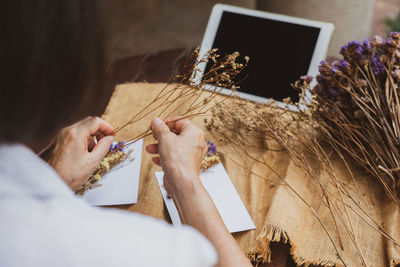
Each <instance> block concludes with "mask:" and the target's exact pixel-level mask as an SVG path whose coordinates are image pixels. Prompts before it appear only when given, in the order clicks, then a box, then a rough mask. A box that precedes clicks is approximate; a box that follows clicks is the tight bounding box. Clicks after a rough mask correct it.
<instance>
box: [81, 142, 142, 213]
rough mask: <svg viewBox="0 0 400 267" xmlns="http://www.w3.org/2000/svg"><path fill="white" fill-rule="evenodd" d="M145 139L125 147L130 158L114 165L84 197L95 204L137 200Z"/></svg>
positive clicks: (120, 203) (119, 203) (123, 202)
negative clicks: (98, 184)
mask: <svg viewBox="0 0 400 267" xmlns="http://www.w3.org/2000/svg"><path fill="white" fill-rule="evenodd" d="M142 149H143V139H140V140H138V141H137V142H135V143H133V144H131V145H128V146H126V147H125V151H126V152H128V153H129V152H130V154H129V156H128V158H127V159H126V160H125V161H123V162H121V163H120V164H118V165H116V166H114V167H113V168H112V169H111V170H110V171H109V172H108V173H106V174H105V175H104V176H103V177H102V179H101V181H99V183H100V184H101V186H98V187H94V188H92V189H90V190H88V191H86V192H85V194H84V195H83V198H84V199H85V200H86V201H87V202H88V203H89V204H91V205H93V206H108V205H124V204H133V203H136V202H137V199H138V191H139V181H140V167H141V161H142Z"/></svg>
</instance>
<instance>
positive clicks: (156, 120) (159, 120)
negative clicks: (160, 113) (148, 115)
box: [154, 117, 163, 124]
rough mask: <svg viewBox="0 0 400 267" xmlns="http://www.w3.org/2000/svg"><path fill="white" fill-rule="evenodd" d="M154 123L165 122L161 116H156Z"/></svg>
mask: <svg viewBox="0 0 400 267" xmlns="http://www.w3.org/2000/svg"><path fill="white" fill-rule="evenodd" d="M154 123H155V124H160V123H163V121H162V120H161V119H160V118H157V117H155V118H154Z"/></svg>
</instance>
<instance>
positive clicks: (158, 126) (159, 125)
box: [151, 118, 171, 139]
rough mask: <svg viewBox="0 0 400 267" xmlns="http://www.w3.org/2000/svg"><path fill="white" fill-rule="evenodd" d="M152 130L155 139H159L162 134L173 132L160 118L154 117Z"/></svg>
mask: <svg viewBox="0 0 400 267" xmlns="http://www.w3.org/2000/svg"><path fill="white" fill-rule="evenodd" d="M151 130H152V131H153V135H154V138H155V139H158V138H159V137H160V136H161V135H162V134H165V133H169V132H171V131H170V130H169V127H168V126H167V124H166V123H165V122H164V121H162V120H161V119H159V118H154V119H153V120H152V121H151Z"/></svg>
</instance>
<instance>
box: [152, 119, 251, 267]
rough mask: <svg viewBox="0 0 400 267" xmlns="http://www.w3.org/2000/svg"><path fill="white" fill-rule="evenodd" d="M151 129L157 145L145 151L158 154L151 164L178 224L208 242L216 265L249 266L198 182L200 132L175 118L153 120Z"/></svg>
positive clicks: (203, 147)
mask: <svg viewBox="0 0 400 267" xmlns="http://www.w3.org/2000/svg"><path fill="white" fill-rule="evenodd" d="M151 129H152V130H153V135H154V137H155V138H156V139H157V141H158V144H151V145H148V146H147V147H146V150H147V152H149V153H151V154H159V155H160V157H155V158H153V161H154V162H155V163H156V164H158V165H160V166H161V167H162V168H163V171H164V186H165V189H166V190H167V191H168V193H169V194H170V195H171V197H172V199H173V200H174V203H175V206H176V208H177V210H178V212H179V217H180V218H181V221H182V222H183V223H185V224H188V225H191V226H193V227H194V228H196V229H197V230H199V231H200V232H201V233H203V234H204V235H205V236H206V237H207V238H208V239H209V240H210V241H211V243H212V244H213V245H214V247H215V248H216V250H217V252H218V257H219V260H218V265H217V266H220V267H222V266H229V267H234V266H238V267H239V266H240V267H244V266H248V267H251V264H250V261H249V260H248V259H247V257H246V256H245V255H244V253H243V252H242V251H241V249H240V247H239V246H238V244H237V243H236V241H235V239H233V237H232V235H231V234H230V233H229V231H228V229H226V227H225V224H224V222H223V221H222V218H221V216H220V215H219V213H218V210H217V208H216V207H215V205H214V202H213V201H212V200H211V198H210V196H209V195H208V193H207V191H206V190H205V188H204V187H203V185H202V183H201V181H200V178H199V173H200V165H201V162H202V160H203V157H204V154H205V152H206V150H207V145H206V142H205V139H204V134H203V132H202V131H201V130H200V129H199V128H197V127H196V126H195V125H194V124H193V123H191V122H190V121H189V120H186V119H179V120H178V119H177V118H174V119H167V120H166V121H165V122H164V121H162V120H160V119H158V118H155V119H154V120H153V121H152V122H151Z"/></svg>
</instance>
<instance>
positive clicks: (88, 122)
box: [49, 117, 114, 191]
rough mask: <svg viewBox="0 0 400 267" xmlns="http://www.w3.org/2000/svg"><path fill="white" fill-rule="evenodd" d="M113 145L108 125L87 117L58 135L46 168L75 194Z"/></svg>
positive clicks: (112, 137)
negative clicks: (59, 177) (50, 169)
mask: <svg viewBox="0 0 400 267" xmlns="http://www.w3.org/2000/svg"><path fill="white" fill-rule="evenodd" d="M93 137H96V139H97V144H96V143H95V141H94V139H93ZM113 141H114V136H113V127H112V126H111V125H110V124H108V123H107V122H106V121H104V120H102V119H100V118H98V117H87V118H86V119H83V120H81V121H78V122H77V123H75V124H73V125H71V126H69V127H66V128H64V129H62V130H61V131H60V133H59V134H58V136H57V138H56V141H55V147H54V150H53V152H52V155H51V158H50V160H49V164H50V165H51V166H52V167H53V168H54V169H55V170H56V171H57V173H58V174H59V175H60V176H61V178H62V179H63V180H64V181H65V182H66V183H67V184H68V185H69V187H71V189H72V190H74V191H76V190H77V189H79V187H80V186H81V185H82V184H83V183H84V182H85V181H86V179H88V178H89V177H90V175H91V174H92V173H93V172H94V171H95V170H96V168H97V166H98V165H99V163H100V161H101V160H102V159H103V157H104V156H105V155H106V154H107V152H108V150H109V148H110V145H111V144H112V142H113Z"/></svg>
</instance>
